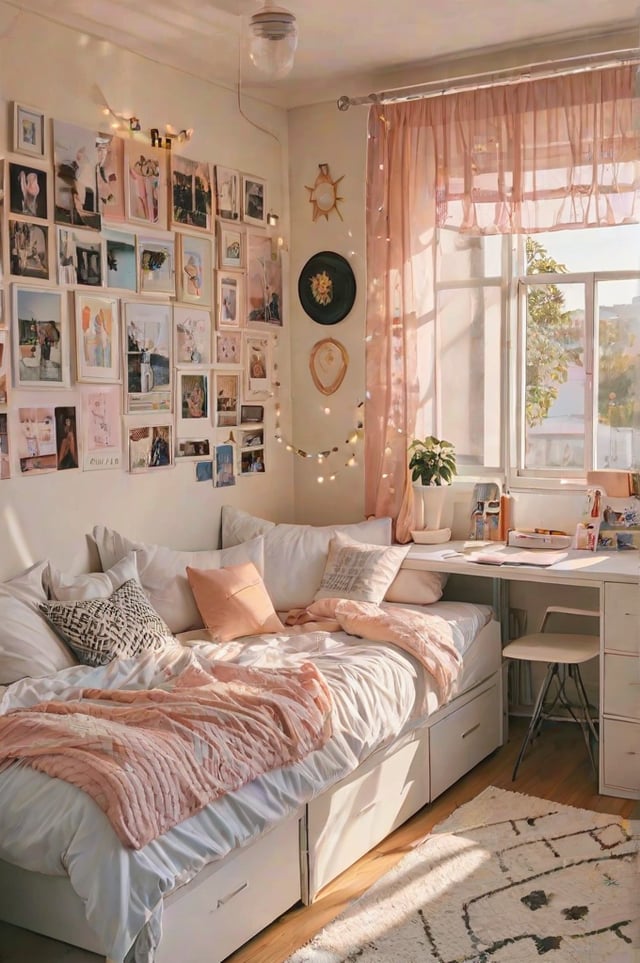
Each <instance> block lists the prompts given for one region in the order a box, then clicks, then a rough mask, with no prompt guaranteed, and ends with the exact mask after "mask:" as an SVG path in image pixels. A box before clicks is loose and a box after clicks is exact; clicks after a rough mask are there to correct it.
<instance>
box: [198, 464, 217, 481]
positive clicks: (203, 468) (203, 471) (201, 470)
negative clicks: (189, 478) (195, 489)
mask: <svg viewBox="0 0 640 963" xmlns="http://www.w3.org/2000/svg"><path fill="white" fill-rule="evenodd" d="M196 481H197V482H210V481H213V462H212V461H198V462H197V463H196Z"/></svg>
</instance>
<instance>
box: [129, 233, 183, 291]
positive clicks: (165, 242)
mask: <svg viewBox="0 0 640 963" xmlns="http://www.w3.org/2000/svg"><path fill="white" fill-rule="evenodd" d="M138 290H139V292H140V294H161V295H167V294H170V295H173V294H175V293H176V270H175V240H174V236H173V234H172V233H170V232H167V233H166V234H160V233H158V234H153V235H146V236H140V235H139V236H138Z"/></svg>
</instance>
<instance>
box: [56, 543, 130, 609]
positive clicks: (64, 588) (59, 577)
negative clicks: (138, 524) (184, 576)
mask: <svg viewBox="0 0 640 963" xmlns="http://www.w3.org/2000/svg"><path fill="white" fill-rule="evenodd" d="M132 578H133V579H135V580H136V582H138V581H140V580H139V578H138V566H137V565H136V555H135V552H129V554H128V555H125V557H124V558H122V559H120V561H119V562H116V564H115V565H114V566H113V568H110V569H108V571H106V572H86V573H83V574H81V575H66V574H65V573H64V572H61V571H59V570H58V569H57V568H54V566H53V565H52V564H51V562H49V566H48V568H47V571H46V573H45V583H46V584H47V585H48V587H49V595H50V596H51V598H52V599H55V600H56V601H57V602H80V601H82V600H84V599H106V598H108V596H109V595H111V593H112V592H113V591H115V589H118V588H120V586H121V585H124V583H125V582H128V581H129V579H132Z"/></svg>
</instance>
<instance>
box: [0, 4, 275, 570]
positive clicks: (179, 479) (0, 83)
mask: <svg viewBox="0 0 640 963" xmlns="http://www.w3.org/2000/svg"><path fill="white" fill-rule="evenodd" d="M211 56H212V57H215V50H212V51H211ZM98 87H99V88H100V89H101V90H102V92H103V94H104V96H105V97H106V99H107V101H108V103H109V105H110V106H111V107H112V109H113V110H114V111H116V112H118V113H120V112H122V113H126V114H127V115H129V114H131V113H133V114H135V115H136V116H137V117H139V118H140V120H141V122H142V127H143V130H144V129H149V128H150V127H158V128H161V129H162V128H163V127H164V125H165V124H166V123H169V124H172V125H173V126H175V127H177V128H178V129H182V128H189V127H193V128H195V134H194V136H193V139H192V141H191V142H190V143H188V144H185V145H181V153H183V154H184V155H185V156H189V157H193V158H195V159H198V160H209V161H212V162H214V163H219V164H223V165H225V166H229V167H234V168H237V169H239V170H242V171H245V172H247V173H252V174H256V175H257V176H260V177H264V178H266V180H267V184H268V191H269V198H268V205H269V207H272V208H273V209H274V210H275V211H277V212H278V213H279V214H280V216H281V219H280V225H279V228H280V231H281V232H282V233H283V234H284V235H285V236H286V234H287V232H288V223H289V217H288V185H287V154H288V144H287V118H286V114H285V112H284V111H283V110H281V109H278V108H272V107H268V106H265V105H264V104H261V103H258V102H256V101H252V100H250V99H248V98H244V103H243V107H244V111H245V113H246V114H248V115H249V116H250V117H251V119H252V120H255V122H256V123H258V124H260V125H261V126H263V127H266V128H268V129H269V130H272V131H273V132H274V133H275V134H276V135H277V137H278V139H279V141H280V143H278V142H277V141H276V140H275V139H274V138H273V137H270V136H268V135H267V134H265V133H264V132H262V131H260V130H258V129H256V128H255V127H253V126H252V125H251V124H249V123H248V122H247V121H246V120H244V119H243V118H242V117H241V116H240V115H239V113H238V108H237V102H236V95H235V93H234V92H232V91H228V90H225V89H222V88H219V87H215V86H213V85H210V84H207V83H204V82H200V81H198V80H195V79H194V78H192V77H190V76H187V75H186V74H183V73H180V72H178V71H176V70H173V69H171V68H168V67H164V66H161V65H158V64H155V63H152V62H151V61H149V60H146V59H144V58H141V57H138V56H135V55H133V54H131V53H129V52H127V51H125V50H122V49H119V48H116V47H114V46H112V45H111V44H107V43H103V42H99V41H96V40H93V39H91V38H89V37H87V36H86V35H83V34H80V33H78V32H75V31H73V30H69V29H66V28H62V27H57V26H55V25H53V24H51V23H50V22H48V21H46V20H43V19H41V18H39V17H38V16H32V15H29V14H18V13H17V12H16V10H15V8H13V7H11V6H10V5H9V4H5V3H2V2H0V108H1V109H2V111H3V116H4V117H6V119H7V123H6V124H5V123H0V156H1V155H6V152H7V151H8V149H9V141H8V136H9V123H8V120H9V116H10V109H11V102H12V101H17V102H18V103H21V104H27V105H31V106H36V107H38V108H39V109H41V110H42V111H43V112H44V113H45V114H46V116H47V118H56V119H59V120H63V121H68V122H71V123H76V124H79V125H82V126H86V127H89V128H92V129H96V128H98V127H100V126H102V125H103V124H105V122H106V120H105V118H104V117H103V115H102V111H101V105H102V99H101V97H100V94H99V92H98V90H97V88H98ZM183 147H184V150H182V148H183ZM51 183H52V182H51ZM4 287H5V294H6V306H8V305H9V302H10V297H9V293H10V292H9V288H10V285H9V282H8V279H7V277H6V266H5V284H4ZM289 330H290V322H289V321H288V320H286V321H285V327H284V330H283V331H282V332H281V336H280V337H279V348H278V358H277V360H278V378H279V380H280V381H281V383H282V388H281V389H280V393H281V402H282V407H283V415H282V422H283V425H284V427H285V429H287V428H288V425H289V419H290V391H289V388H290V359H289V339H288V331H289ZM30 394H32V393H30ZM54 394H55V403H56V404H65V403H68V402H66V401H65V399H66V398H67V397H68V394H67V393H66V392H64V391H59V390H58V391H55V392H50V391H47V392H46V398H47V403H51V401H53V399H54ZM26 397H27V396H26V393H25V392H23V391H18V390H14V391H13V392H12V393H11V395H10V405H11V406H12V407H17V406H19V405H20V404H21V399H22V398H26ZM42 397H43V398H44V397H45V396H44V395H43V396H42ZM266 418H267V423H266V425H265V441H266V444H267V453H266V455H267V465H268V471H267V472H266V473H265V474H264V475H258V476H252V477H244V478H238V479H237V485H236V486H235V488H225V489H215V488H214V487H213V486H212V485H210V484H207V483H196V482H195V478H194V476H195V470H194V465H193V464H192V463H186V464H179V465H177V466H176V467H175V469H173V470H168V471H163V472H159V473H158V474H156V475H150V474H142V475H129V474H128V473H127V472H126V471H99V472H82V471H81V470H78V471H76V470H70V471H64V472H53V473H50V474H45V475H39V476H34V477H15V473H14V477H12V478H11V479H9V480H6V481H2V482H0V578H3V577H6V576H8V575H11V574H13V573H14V572H16V571H18V570H19V569H21V568H23V567H24V566H26V565H28V564H29V563H31V562H32V561H35V560H38V559H40V558H45V557H46V558H52V559H53V560H54V561H55V562H56V564H58V565H60V566H63V567H65V566H69V567H74V568H80V567H82V566H84V565H85V564H86V562H87V548H86V542H85V539H84V533H86V532H88V531H90V530H91V528H92V527H93V525H95V524H98V523H103V524H106V525H109V526H111V527H113V528H116V529H117V530H119V531H123V532H126V533H128V534H129V535H130V536H131V537H134V538H139V539H142V540H146V541H155V542H161V543H166V544H171V545H174V546H175V547H180V548H183V547H184V548H186V547H193V548H200V547H206V546H216V545H217V544H218V534H219V516H220V506H221V505H222V504H223V503H232V504H236V505H239V506H241V507H244V508H246V509H249V510H251V511H253V512H254V513H255V514H258V515H264V516H267V517H270V518H273V519H276V520H293V465H292V462H291V458H290V456H289V455H288V454H287V453H285V452H284V451H283V450H282V448H281V447H280V446H278V445H276V443H275V441H274V440H273V436H274V403H273V400H271V401H269V402H268V403H267V404H266ZM211 435H213V429H211Z"/></svg>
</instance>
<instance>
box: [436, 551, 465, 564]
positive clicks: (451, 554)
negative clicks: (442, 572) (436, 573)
mask: <svg viewBox="0 0 640 963" xmlns="http://www.w3.org/2000/svg"><path fill="white" fill-rule="evenodd" d="M462 555H463V553H462V552H457V551H456V550H455V548H441V549H439V550H438V551H437V552H429V556H428V557H429V559H434V560H435V561H436V562H441V561H444V560H445V559H447V558H455V557H456V556H459V557H462Z"/></svg>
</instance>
